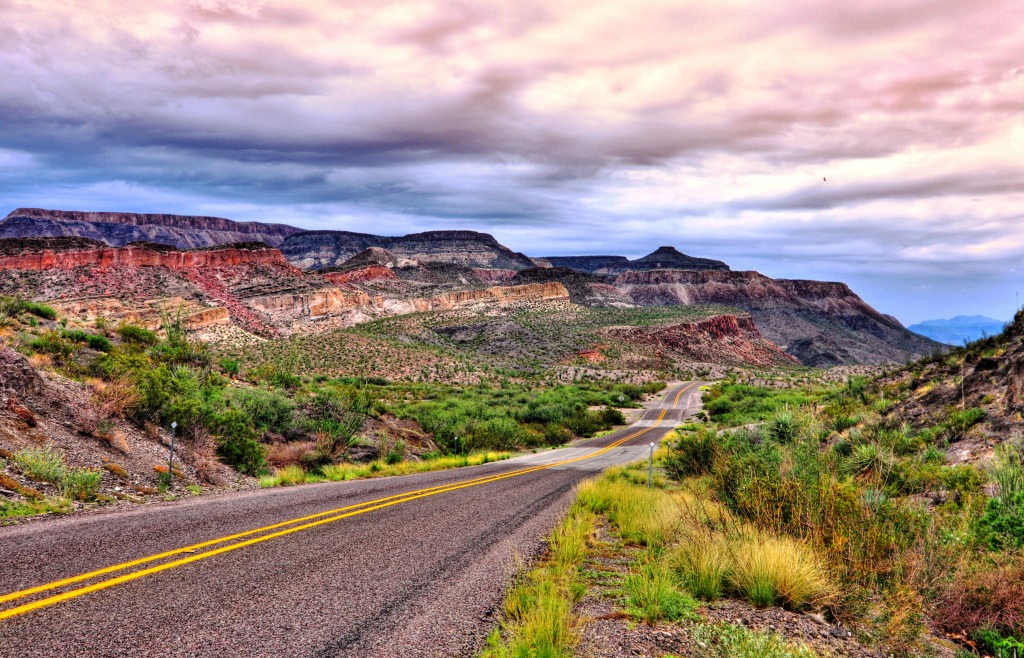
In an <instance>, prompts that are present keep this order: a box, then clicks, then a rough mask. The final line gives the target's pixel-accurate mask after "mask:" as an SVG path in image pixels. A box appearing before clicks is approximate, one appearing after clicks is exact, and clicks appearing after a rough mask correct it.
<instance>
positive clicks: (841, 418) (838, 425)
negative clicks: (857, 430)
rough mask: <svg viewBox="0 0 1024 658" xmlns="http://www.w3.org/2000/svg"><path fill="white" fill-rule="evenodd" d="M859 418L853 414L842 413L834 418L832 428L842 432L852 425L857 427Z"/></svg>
mask: <svg viewBox="0 0 1024 658" xmlns="http://www.w3.org/2000/svg"><path fill="white" fill-rule="evenodd" d="M857 423H858V420H857V419H856V418H855V417H853V416H848V415H846V414H840V415H838V416H834V417H833V418H832V429H833V430H835V431H836V432H842V431H844V430H848V429H850V428H851V427H856V426H857Z"/></svg>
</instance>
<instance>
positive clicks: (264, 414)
mask: <svg viewBox="0 0 1024 658" xmlns="http://www.w3.org/2000/svg"><path fill="white" fill-rule="evenodd" d="M227 400H228V405H229V406H230V407H232V408H235V409H239V410H240V411H242V412H243V413H244V414H245V415H247V416H248V417H249V418H250V419H251V420H252V423H253V425H255V426H256V427H257V428H259V429H261V430H263V431H264V432H267V431H269V432H278V433H282V432H286V431H288V430H289V429H291V428H292V427H293V426H294V424H295V404H294V403H293V402H292V401H291V400H290V399H289V398H288V397H286V396H285V395H283V394H281V393H279V392H277V391H267V390H264V389H260V388H236V389H231V390H230V392H229V394H228V396H227Z"/></svg>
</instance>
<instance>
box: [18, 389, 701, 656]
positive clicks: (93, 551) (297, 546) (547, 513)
mask: <svg viewBox="0 0 1024 658" xmlns="http://www.w3.org/2000/svg"><path fill="white" fill-rule="evenodd" d="M699 384H700V382H692V383H689V384H682V385H679V386H675V387H672V388H671V389H669V391H668V392H667V394H666V395H665V396H664V398H663V400H662V401H661V402H660V403H659V404H657V405H655V406H653V407H651V408H650V409H648V410H646V411H645V413H644V415H643V417H642V418H641V420H640V421H638V422H637V423H635V424H634V425H632V426H631V427H629V428H627V429H624V430H620V431H618V432H615V433H613V434H609V435H607V436H604V437H601V438H599V439H594V440H591V441H587V442H584V443H580V444H577V445H575V446H573V447H569V448H562V449H558V450H551V451H544V452H540V453H536V454H531V455H526V456H522V457H518V458H516V459H511V460H507V461H504V462H499V463H495V464H487V465H484V466H479V467H473V468H462V469H456V470H450V471H438V472H435V473H423V474H419V475H411V476H405V477H394V478H380V479H374V480H362V481H352V482H341V483H325V484H316V485H304V486H300V487H288V488H280V489H270V490H265V491H254V492H244V493H238V494H228V495H223V496H212V497H208V498H196V499H192V500H186V501H180V502H175V503H171V504H162V505H151V506H146V507H144V508H139V509H134V510H127V511H112V512H111V513H108V514H97V515H89V516H82V517H77V518H76V517H69V518H64V519H58V520H54V521H52V522H45V523H33V524H26V525H23V526H14V527H11V528H4V529H0V556H2V558H0V656H5V657H6V656H11V657H14V656H19V657H28V656H55V655H68V654H70V655H79V656H132V657H136V656H399V655H400V656H453V655H472V654H473V653H474V652H475V650H476V649H478V648H479V647H480V645H481V643H482V639H483V637H484V636H485V634H486V632H487V631H488V629H489V628H490V627H491V626H492V625H493V623H494V614H495V611H496V610H497V608H498V606H499V605H500V602H501V599H502V595H503V592H504V589H505V586H506V585H507V583H508V580H509V578H510V576H511V575H512V573H513V572H514V569H515V557H516V556H517V555H518V556H529V555H533V554H535V553H536V552H537V551H538V550H539V548H540V547H541V546H542V539H543V537H544V536H545V534H546V533H547V532H549V531H550V529H551V528H552V527H553V526H554V524H555V523H556V521H557V519H558V518H559V516H560V515H561V514H562V513H563V512H564V510H565V508H566V506H567V505H568V504H569V502H570V501H571V498H572V490H573V487H574V486H575V484H576V483H577V482H579V481H580V480H582V479H584V478H586V477H588V476H592V475H593V474H594V473H595V472H596V471H599V470H601V469H604V468H606V467H608V466H611V465H614V464H620V463H626V462H629V461H634V460H636V459H641V458H643V457H645V456H646V454H647V450H648V447H647V446H648V443H650V442H652V441H657V440H658V439H660V438H661V437H662V436H664V434H665V433H666V432H668V431H670V430H671V429H672V428H673V427H674V426H675V425H676V424H678V422H679V421H681V420H682V419H683V418H685V417H686V416H688V415H689V414H691V413H693V411H695V410H696V408H697V407H698V405H699V398H700V393H699V390H698V386H699Z"/></svg>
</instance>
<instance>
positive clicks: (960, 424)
mask: <svg viewBox="0 0 1024 658" xmlns="http://www.w3.org/2000/svg"><path fill="white" fill-rule="evenodd" d="M984 417H985V410H984V409H978V408H977V407H968V408H967V409H949V410H947V412H946V418H945V419H944V420H943V421H942V427H943V429H944V430H945V434H946V437H947V438H948V439H949V440H950V441H959V440H960V439H962V438H963V437H964V435H965V434H967V430H969V429H971V428H972V427H974V426H975V425H977V424H978V423H979V422H981V420H982V419H983V418H984Z"/></svg>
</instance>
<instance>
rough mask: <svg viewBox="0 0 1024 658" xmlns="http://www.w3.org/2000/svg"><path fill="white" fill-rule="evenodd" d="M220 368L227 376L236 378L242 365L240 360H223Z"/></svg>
mask: <svg viewBox="0 0 1024 658" xmlns="http://www.w3.org/2000/svg"><path fill="white" fill-rule="evenodd" d="M220 368H221V370H223V371H224V373H225V374H227V375H229V376H231V377H235V376H237V375H238V373H239V370H240V365H239V362H238V359H221V361H220Z"/></svg>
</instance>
